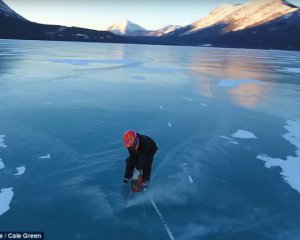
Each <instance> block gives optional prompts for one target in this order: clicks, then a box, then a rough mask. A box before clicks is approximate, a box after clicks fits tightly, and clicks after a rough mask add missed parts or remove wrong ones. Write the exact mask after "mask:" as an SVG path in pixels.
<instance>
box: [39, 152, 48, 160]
mask: <svg viewBox="0 0 300 240" xmlns="http://www.w3.org/2000/svg"><path fill="white" fill-rule="evenodd" d="M50 158H51V155H50V153H48V154H47V155H45V156H41V157H39V159H50Z"/></svg>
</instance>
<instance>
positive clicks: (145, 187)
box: [143, 181, 150, 191]
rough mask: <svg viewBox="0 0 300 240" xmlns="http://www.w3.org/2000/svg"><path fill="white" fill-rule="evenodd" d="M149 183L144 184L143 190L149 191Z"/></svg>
mask: <svg viewBox="0 0 300 240" xmlns="http://www.w3.org/2000/svg"><path fill="white" fill-rule="evenodd" d="M149 183H150V182H149V181H146V182H143V190H144V191H147V188H148V187H149Z"/></svg>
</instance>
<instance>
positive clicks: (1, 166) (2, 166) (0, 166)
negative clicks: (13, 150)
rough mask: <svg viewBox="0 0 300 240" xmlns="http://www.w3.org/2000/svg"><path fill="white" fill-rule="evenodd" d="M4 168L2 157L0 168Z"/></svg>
mask: <svg viewBox="0 0 300 240" xmlns="http://www.w3.org/2000/svg"><path fill="white" fill-rule="evenodd" d="M2 168H5V166H4V163H3V162H2V159H1V158H0V169H2Z"/></svg>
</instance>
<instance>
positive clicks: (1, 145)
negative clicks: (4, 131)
mask: <svg viewBox="0 0 300 240" xmlns="http://www.w3.org/2000/svg"><path fill="white" fill-rule="evenodd" d="M4 138H5V135H0V148H6V147H7V146H6V145H5V144H4Z"/></svg>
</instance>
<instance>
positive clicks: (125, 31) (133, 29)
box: [107, 20, 148, 36]
mask: <svg viewBox="0 0 300 240" xmlns="http://www.w3.org/2000/svg"><path fill="white" fill-rule="evenodd" d="M107 31H110V32H112V33H115V34H118V35H132V36H133V35H145V34H146V33H147V32H148V31H147V30H146V29H145V28H143V27H141V26H139V25H137V24H135V23H133V22H130V21H128V20H124V21H121V22H118V23H115V24H113V25H112V26H110V27H109V28H107Z"/></svg>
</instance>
